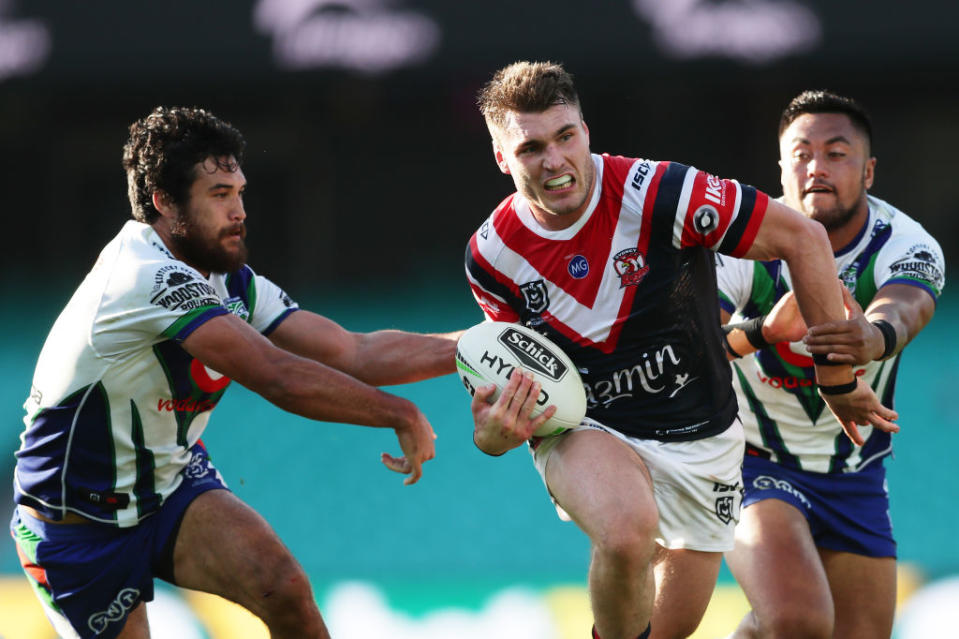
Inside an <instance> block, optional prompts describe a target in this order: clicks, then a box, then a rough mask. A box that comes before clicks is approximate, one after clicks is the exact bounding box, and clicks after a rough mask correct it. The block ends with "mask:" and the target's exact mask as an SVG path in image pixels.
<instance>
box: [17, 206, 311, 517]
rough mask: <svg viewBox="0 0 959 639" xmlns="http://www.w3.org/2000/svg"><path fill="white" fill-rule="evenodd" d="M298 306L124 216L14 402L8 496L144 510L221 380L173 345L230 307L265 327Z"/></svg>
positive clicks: (199, 427)
mask: <svg viewBox="0 0 959 639" xmlns="http://www.w3.org/2000/svg"><path fill="white" fill-rule="evenodd" d="M296 308H297V306H296V304H294V303H293V301H292V300H290V298H289V297H287V295H286V294H285V293H284V292H283V291H282V290H280V289H279V288H278V287H277V286H276V285H275V284H273V283H271V282H270V281H269V280H267V279H266V278H264V277H261V276H258V275H256V274H255V273H253V271H252V270H251V269H250V268H249V267H247V266H244V267H242V268H241V269H240V270H238V271H236V272H234V273H230V274H221V273H214V274H212V275H211V276H210V277H209V278H206V277H204V276H203V275H201V274H200V273H199V272H198V271H196V270H195V269H193V268H191V267H190V266H187V265H186V264H185V263H184V262H181V261H179V260H177V259H176V258H174V257H173V255H172V254H171V253H170V252H169V251H168V250H167V248H166V247H165V246H164V245H163V242H162V241H161V239H160V237H159V235H157V233H156V232H155V231H154V230H153V229H152V228H151V227H150V226H148V225H146V224H141V223H139V222H134V221H130V222H127V223H126V225H124V227H123V229H122V230H121V231H120V233H119V234H118V235H117V236H116V237H115V238H114V239H113V240H112V241H111V242H110V243H109V244H107V245H106V247H104V249H103V251H102V252H101V253H100V256H99V259H98V260H97V263H96V264H95V265H94V267H93V269H92V270H91V271H90V273H88V274H87V276H86V278H85V279H84V280H83V283H82V284H81V285H80V287H79V288H78V289H77V291H76V292H75V293H74V295H73V297H72V298H71V299H70V301H69V303H68V304H67V306H66V308H65V309H64V310H63V312H62V313H61V314H60V316H59V317H58V318H57V321H56V323H55V324H54V325H53V328H52V329H51V331H50V334H49V335H48V336H47V340H46V342H45V344H44V346H43V350H42V351H41V353H40V358H39V360H38V362H37V367H36V371H35V373H34V378H33V386H32V388H31V390H30V396H29V397H28V398H27V401H26V403H25V404H24V408H25V409H26V416H25V418H24V422H25V423H26V429H25V430H24V432H23V434H22V435H21V437H20V439H21V446H20V449H19V451H18V452H17V454H16V456H17V466H16V470H15V475H14V492H15V500H16V501H17V503H20V504H25V505H28V506H32V507H33V508H36V509H37V510H39V511H40V512H41V513H43V514H44V515H46V516H48V517H51V518H54V519H60V518H62V517H63V515H64V514H65V513H66V512H67V511H74V512H77V513H80V514H82V515H84V516H86V517H89V518H91V519H95V520H97V521H102V522H107V523H111V524H114V525H117V526H120V527H126V526H133V525H135V524H136V523H137V522H138V521H139V520H140V519H141V518H143V517H145V516H147V515H149V514H150V513H152V512H153V511H155V510H156V509H157V508H158V507H159V506H160V504H161V503H162V502H163V500H164V499H165V498H166V497H167V496H168V495H169V494H170V493H172V492H173V491H174V490H175V489H176V487H177V486H178V485H179V482H180V481H181V476H180V474H179V473H180V471H181V470H182V469H183V468H184V466H185V465H186V464H187V463H188V462H189V461H190V447H191V446H193V445H194V444H195V443H196V442H197V440H198V439H199V438H200V435H201V434H202V432H203V429H204V428H205V427H206V425H207V421H208V420H209V417H210V411H211V410H212V409H213V407H214V406H216V404H217V402H218V401H219V400H220V397H221V396H222V395H223V392H224V391H225V389H226V387H227V385H228V384H229V383H230V380H229V378H227V377H223V376H221V375H219V374H218V373H216V372H214V371H212V370H210V369H208V368H206V367H205V366H204V365H203V364H202V363H200V362H199V361H198V360H195V359H193V358H192V357H191V356H190V355H189V354H188V353H187V352H186V351H185V350H183V348H182V347H181V346H180V343H181V342H182V341H183V340H184V339H186V338H187V337H188V336H189V335H190V334H191V333H192V332H193V331H194V330H195V329H196V328H197V327H199V326H200V325H202V324H203V323H204V322H206V321H208V320H210V319H211V318H213V317H217V316H218V315H223V314H226V313H233V314H234V315H237V316H238V317H240V318H242V319H244V320H246V321H247V322H248V323H249V324H250V325H252V326H253V327H254V328H255V329H257V330H258V331H260V332H261V333H263V334H269V333H270V332H271V331H272V330H273V329H274V328H275V327H276V326H277V325H279V323H280V322H281V321H283V319H284V318H286V317H287V316H288V315H289V314H290V313H292V312H293V311H294V310H296Z"/></svg>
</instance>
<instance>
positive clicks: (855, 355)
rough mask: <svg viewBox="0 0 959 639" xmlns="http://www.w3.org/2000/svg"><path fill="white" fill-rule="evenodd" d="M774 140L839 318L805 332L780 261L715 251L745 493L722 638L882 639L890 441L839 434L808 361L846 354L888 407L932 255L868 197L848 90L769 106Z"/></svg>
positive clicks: (867, 150) (865, 131)
mask: <svg viewBox="0 0 959 639" xmlns="http://www.w3.org/2000/svg"><path fill="white" fill-rule="evenodd" d="M779 150H780V160H779V164H780V166H781V167H782V185H783V193H784V197H783V201H784V202H785V203H786V204H788V205H789V206H792V207H794V208H796V209H798V210H800V211H802V212H803V213H805V214H806V216H807V217H809V218H810V219H812V220H815V221H817V222H819V223H821V224H822V225H823V226H824V227H825V229H826V231H827V233H828V234H829V241H830V244H831V246H832V250H833V252H834V254H835V262H836V269H837V271H838V273H839V279H840V280H841V281H842V283H843V284H844V285H845V286H844V290H846V291H847V293H846V296H847V305H848V306H849V307H850V318H849V319H848V320H845V321H832V322H827V323H824V324H821V325H819V326H814V327H813V328H811V329H810V330H809V332H808V334H807V333H806V327H805V325H804V324H803V322H802V319H801V318H800V317H799V315H798V313H797V312H796V307H795V300H794V298H793V296H792V294H791V292H790V291H791V289H792V288H793V286H794V282H795V276H794V275H793V273H794V271H792V265H786V264H783V263H781V262H780V261H779V260H773V261H768V262H749V261H745V260H736V259H726V258H723V260H722V263H721V266H720V268H718V269H717V276H718V281H719V292H720V305H721V307H722V311H721V315H722V318H723V321H728V320H729V318H730V316H731V314H733V313H735V314H736V319H737V322H738V323H739V324H738V326H739V328H736V329H732V330H731V331H730V333H729V335H728V336H727V339H728V341H727V344H728V345H729V347H730V350H731V351H732V353H733V354H731V355H730V357H731V358H733V362H734V363H733V370H734V375H733V380H734V386H735V389H736V393H737V395H738V397H739V409H740V410H739V415H740V417H741V419H742V421H743V424H744V426H745V430H746V458H745V461H744V464H743V479H744V483H745V487H746V496H745V499H744V502H743V506H744V509H743V515H742V520H741V521H740V523H739V526H738V527H737V528H736V547H735V550H733V551H732V552H730V553H727V555H726V560H727V562H728V563H729V565H730V567H731V569H732V572H733V574H734V575H735V577H736V579H738V580H739V583H740V584H741V585H742V587H743V589H744V591H745V593H746V596H747V597H748V598H749V602H750V604H751V605H752V611H751V612H750V613H749V614H747V615H746V617H745V618H744V619H743V621H742V623H741V624H740V626H739V628H738V629H737V630H736V632H735V633H734V634H733V635H732V636H733V637H743V638H746V637H752V638H758V637H820V638H823V639H826V638H831V637H869V638H870V639H872V638H879V637H889V635H890V633H891V632H892V625H893V614H894V612H895V605H896V542H895V540H894V538H893V535H892V522H891V521H890V519H889V494H888V492H887V490H886V471H885V468H884V467H883V459H885V458H886V457H887V456H888V455H889V454H890V452H891V451H892V441H891V438H890V435H889V433H888V432H885V431H884V430H882V429H875V428H870V427H868V426H867V427H865V428H863V429H862V430H861V432H858V433H856V435H857V436H856V437H855V438H853V439H852V440H850V439H848V438H846V437H845V436H844V435H843V432H842V430H841V429H840V428H839V426H838V425H837V424H836V423H835V422H834V421H833V420H832V419H830V418H829V416H828V415H827V414H826V413H825V411H824V410H823V409H824V404H823V401H822V398H821V397H820V395H819V392H817V384H816V378H815V371H814V368H813V363H814V362H813V358H814V357H826V356H828V357H829V359H830V360H831V361H833V362H836V363H841V364H852V365H853V368H854V371H855V374H856V375H857V376H858V377H859V378H860V379H861V381H860V383H861V384H863V383H865V384H868V385H869V386H871V387H872V388H874V389H876V393H877V394H878V395H879V397H880V398H881V399H882V402H883V404H884V405H885V406H887V407H889V408H892V406H893V390H894V388H895V384H896V376H897V372H898V369H899V353H900V352H901V351H902V349H903V348H905V346H906V344H908V343H909V341H910V340H912V339H913V338H914V337H915V336H916V335H917V334H918V333H919V331H921V330H922V329H923V327H924V326H925V325H926V324H927V323H928V322H929V320H930V319H931V318H932V314H933V311H934V310H935V307H936V300H937V299H938V297H939V295H940V293H941V291H942V287H943V285H944V283H945V263H944V261H943V258H942V251H941V250H940V248H939V244H938V243H937V242H936V240H934V239H933V238H932V237H931V236H930V235H929V234H928V233H927V232H926V231H925V230H923V228H922V227H921V226H920V225H919V224H918V223H916V222H915V221H914V220H912V218H910V217H909V216H908V215H906V214H905V213H903V212H902V211H900V210H898V209H896V208H895V207H894V206H892V205H891V204H889V203H888V202H884V201H883V200H880V199H879V198H877V197H873V196H871V195H869V194H868V189H869V188H870V187H871V186H872V183H873V179H874V177H875V168H876V158H875V157H873V155H872V126H871V123H870V120H869V117H868V115H867V114H866V112H865V111H864V110H863V108H862V107H861V106H860V105H859V104H858V103H856V102H855V101H854V100H852V99H850V98H847V97H843V96H839V95H836V94H834V93H829V92H826V91H805V92H803V93H801V94H800V95H798V96H797V97H796V98H794V99H793V100H792V101H791V102H790V103H789V105H788V106H787V107H786V109H785V111H784V112H783V114H782V118H781V120H780V125H779ZM828 261H829V262H830V263H831V262H832V260H828ZM862 308H865V309H866V311H865V313H863V311H862ZM727 328H728V327H727ZM757 347H758V350H757ZM753 351H756V352H755V354H754V355H750V356H748V357H742V359H739V357H740V356H744V355H747V354H748V353H752V352H753ZM820 391H821V389H820Z"/></svg>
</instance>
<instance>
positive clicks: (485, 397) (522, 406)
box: [470, 369, 556, 455]
mask: <svg viewBox="0 0 959 639" xmlns="http://www.w3.org/2000/svg"><path fill="white" fill-rule="evenodd" d="M540 389H541V386H540V383H539V382H536V381H533V375H532V374H531V373H528V372H526V371H522V370H520V369H514V372H513V374H512V375H510V378H509V381H508V382H506V386H504V387H503V392H502V393H501V394H500V396H499V398H498V399H497V400H496V401H495V402H493V403H489V401H490V399H491V398H492V397H493V393H495V392H496V385H495V384H490V385H489V386H481V387H479V388H477V389H476V392H475V393H474V394H473V401H472V403H471V404H470V409H471V410H472V412H473V424H474V429H473V443H475V444H476V447H477V448H479V449H480V450H481V451H483V452H484V453H486V454H488V455H502V454H503V453H505V452H506V451H508V450H511V449H513V448H516V447H517V446H519V445H520V444H523V443H525V442H526V441H527V440H529V438H530V437H532V436H533V433H534V432H536V429H537V428H539V427H540V426H542V425H543V424H544V423H546V420H548V419H549V418H550V417H552V416H553V414H554V413H556V407H555V406H548V407H547V408H546V410H544V411H543V412H542V413H540V414H539V415H538V416H537V417H535V418H531V417H530V415H531V414H532V412H533V409H534V408H535V407H536V399H537V398H538V397H539V392H540Z"/></svg>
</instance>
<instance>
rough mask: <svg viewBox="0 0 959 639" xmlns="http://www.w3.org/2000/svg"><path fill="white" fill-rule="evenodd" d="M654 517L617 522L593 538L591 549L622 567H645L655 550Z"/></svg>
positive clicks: (655, 522)
mask: <svg viewBox="0 0 959 639" xmlns="http://www.w3.org/2000/svg"><path fill="white" fill-rule="evenodd" d="M656 526H657V521H656V518H655V517H650V518H640V517H630V518H626V521H619V522H617V523H615V524H613V525H611V526H609V527H607V528H606V529H605V530H603V531H602V532H601V533H600V534H597V535H595V536H594V537H593V540H592V541H593V548H594V550H595V551H596V552H598V553H600V554H602V555H603V556H604V557H606V558H608V559H609V560H611V561H615V562H616V563H617V564H619V565H621V566H624V567H632V566H636V567H640V568H641V567H645V566H646V565H648V564H649V563H650V561H652V558H653V553H654V552H655V550H656V542H655V535H656Z"/></svg>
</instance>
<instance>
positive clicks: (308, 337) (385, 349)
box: [270, 310, 461, 386]
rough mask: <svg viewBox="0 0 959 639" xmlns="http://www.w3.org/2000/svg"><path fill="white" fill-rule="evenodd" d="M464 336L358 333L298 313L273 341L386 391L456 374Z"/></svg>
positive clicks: (386, 331) (314, 314)
mask: <svg viewBox="0 0 959 639" xmlns="http://www.w3.org/2000/svg"><path fill="white" fill-rule="evenodd" d="M460 335H461V332H457V333H445V334H419V333H409V332H406V331H396V330H382V331H374V332H372V333H354V332H351V331H347V330H346V329H344V328H343V327H342V326H340V325H339V324H337V323H336V322H334V321H333V320H330V319H328V318H326V317H323V316H322V315H317V314H316V313H311V312H310V311H304V310H299V311H297V312H295V313H293V314H292V315H290V316H289V317H287V318H286V319H285V320H284V321H283V322H282V323H281V324H280V325H279V326H278V327H277V329H276V330H275V331H273V333H271V334H270V340H271V341H272V342H273V343H274V344H276V345H277V346H279V347H280V348H283V349H285V350H288V351H290V352H292V353H296V354H297V355H300V356H302V357H307V358H309V359H312V360H316V361H318V362H321V363H323V364H326V365H327V366H332V367H333V368H336V369H337V370H340V371H343V372H344V373H347V374H349V375H351V376H352V377H355V378H357V379H359V380H362V381H363V382H366V383H367V384H370V385H373V386H384V385H390V384H406V383H410V382H416V381H420V380H423V379H428V378H431V377H437V376H439V375H446V374H448V373H453V372H455V370H456V361H455V355H456V340H457V339H458V338H459V336H460Z"/></svg>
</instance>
